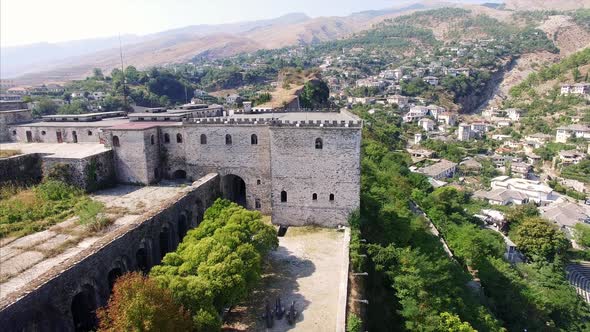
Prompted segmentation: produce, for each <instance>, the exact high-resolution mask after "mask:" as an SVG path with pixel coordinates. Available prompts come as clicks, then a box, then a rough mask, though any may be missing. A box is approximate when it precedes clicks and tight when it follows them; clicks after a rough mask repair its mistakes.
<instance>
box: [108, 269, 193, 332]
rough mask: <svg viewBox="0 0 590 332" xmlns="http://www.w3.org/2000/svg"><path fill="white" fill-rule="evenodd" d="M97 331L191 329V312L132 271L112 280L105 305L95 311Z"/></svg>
mask: <svg viewBox="0 0 590 332" xmlns="http://www.w3.org/2000/svg"><path fill="white" fill-rule="evenodd" d="M97 316H98V318H99V331H104V332H110V331H112V332H115V331H137V332H148V331H154V332H156V331H178V332H180V331H191V330H192V329H193V324H192V321H191V318H190V315H189V313H188V311H187V310H185V309H184V308H183V307H182V306H181V305H179V304H178V303H177V302H176V301H175V300H174V299H173V298H172V294H171V292H170V290H168V289H162V288H160V287H158V285H157V284H156V283H155V282H154V281H153V280H151V279H150V278H148V277H144V276H143V275H141V274H140V273H137V272H133V273H129V274H126V275H123V276H121V277H120V278H118V279H117V281H116V282H115V285H114V287H113V294H112V295H111V297H110V299H109V302H108V304H107V306H106V307H104V308H101V309H99V310H98V311H97Z"/></svg>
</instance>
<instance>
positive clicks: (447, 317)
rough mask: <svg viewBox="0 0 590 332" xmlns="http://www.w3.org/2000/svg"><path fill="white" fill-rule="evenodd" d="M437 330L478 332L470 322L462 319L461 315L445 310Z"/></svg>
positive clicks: (442, 331) (444, 331)
mask: <svg viewBox="0 0 590 332" xmlns="http://www.w3.org/2000/svg"><path fill="white" fill-rule="evenodd" d="M437 331H440V332H477V330H475V329H474V328H473V327H471V325H470V324H469V323H468V322H463V321H461V318H459V316H457V315H455V314H452V313H448V312H443V313H441V314H440V324H439V326H438V329H437Z"/></svg>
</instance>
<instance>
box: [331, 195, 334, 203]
mask: <svg viewBox="0 0 590 332" xmlns="http://www.w3.org/2000/svg"><path fill="white" fill-rule="evenodd" d="M333 200H334V194H330V202H331V201H333Z"/></svg>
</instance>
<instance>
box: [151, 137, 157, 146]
mask: <svg viewBox="0 0 590 332" xmlns="http://www.w3.org/2000/svg"><path fill="white" fill-rule="evenodd" d="M150 143H151V144H152V145H154V144H156V140H155V139H154V135H152V136H150Z"/></svg>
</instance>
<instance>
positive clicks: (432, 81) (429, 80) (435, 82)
mask: <svg viewBox="0 0 590 332" xmlns="http://www.w3.org/2000/svg"><path fill="white" fill-rule="evenodd" d="M422 80H423V81H424V82H426V83H428V84H430V85H438V78H437V77H435V76H426V77H424V78H423V79H422Z"/></svg>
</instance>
